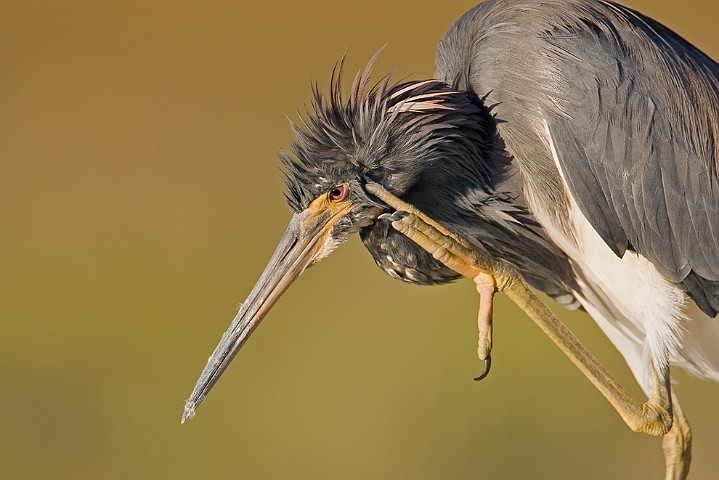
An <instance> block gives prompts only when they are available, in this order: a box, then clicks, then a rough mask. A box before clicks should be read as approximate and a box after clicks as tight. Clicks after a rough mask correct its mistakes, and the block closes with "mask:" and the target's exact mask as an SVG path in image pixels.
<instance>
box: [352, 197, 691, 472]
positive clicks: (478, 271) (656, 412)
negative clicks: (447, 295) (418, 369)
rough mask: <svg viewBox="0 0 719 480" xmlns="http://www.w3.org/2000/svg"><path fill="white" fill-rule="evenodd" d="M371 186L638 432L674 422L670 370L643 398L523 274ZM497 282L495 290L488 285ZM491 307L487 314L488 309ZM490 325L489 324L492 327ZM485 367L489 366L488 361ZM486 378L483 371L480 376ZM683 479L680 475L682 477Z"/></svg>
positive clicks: (484, 345) (483, 318)
mask: <svg viewBox="0 0 719 480" xmlns="http://www.w3.org/2000/svg"><path fill="white" fill-rule="evenodd" d="M366 188H367V191H368V192H369V193H371V194H372V195H374V196H376V197H378V198H379V199H380V200H382V201H383V202H385V203H386V204H387V205H389V206H390V207H392V208H393V209H395V210H396V211H397V212H398V213H399V212H407V213H406V214H404V213H400V214H399V215H396V216H393V219H394V218H396V219H394V220H393V221H392V227H393V228H394V229H396V230H397V231H399V232H400V233H402V234H404V235H405V236H406V237H408V238H409V239H411V240H413V241H414V242H415V243H417V244H418V245H419V246H420V247H422V248H423V249H424V250H426V251H427V252H428V253H430V254H431V255H432V256H433V257H434V258H435V259H436V260H438V261H440V262H442V263H443V264H444V265H445V266H447V267H448V268H451V269H452V270H454V271H455V272H457V273H459V274H460V275H462V276H465V277H467V278H471V279H473V280H475V282H476V283H477V286H478V290H480V293H482V292H486V293H493V292H494V291H500V292H504V293H505V294H506V295H507V296H508V297H509V298H510V299H511V300H512V301H513V302H514V303H515V304H517V306H518V307H519V308H521V309H522V310H523V311H524V312H525V313H526V314H527V315H528V316H529V317H530V318H531V319H532V320H533V321H534V322H535V323H536V324H537V326H539V327H540V328H541V329H542V331H543V332H544V333H545V334H546V335H547V336H548V337H549V338H550V339H551V340H552V341H553V342H554V343H555V344H556V345H557V347H559V349H560V350H562V352H564V354H565V355H567V357H569V359H570V360H571V361H572V363H574V364H575V365H576V366H577V368H579V370H580V371H581V372H582V373H583V374H584V375H585V376H586V377H587V379H589V381H591V382H592V384H593V385H594V386H595V387H596V388H597V389H598V390H599V391H600V392H601V393H602V395H604V397H605V398H606V399H607V400H608V401H609V403H611V405H612V406H613V407H614V408H615V409H616V411H617V413H619V415H620V416H621V417H622V419H623V420H624V421H625V422H626V424H627V425H628V426H629V427H630V428H631V429H632V430H634V431H637V432H642V433H646V434H649V435H656V436H661V435H665V434H667V433H669V431H670V429H671V427H672V413H671V400H670V398H671V397H670V391H671V390H670V388H671V387H670V377H669V369H664V371H662V372H660V373H659V374H658V373H657V372H654V373H655V375H654V389H653V392H652V396H651V397H650V398H649V399H648V400H647V401H646V402H638V401H637V400H635V399H634V398H632V396H631V395H629V393H628V392H627V391H626V390H625V389H624V388H623V387H622V386H621V385H620V384H619V382H617V381H616V380H615V379H614V377H613V376H612V374H611V373H609V371H607V369H606V368H604V366H603V365H602V364H601V363H600V362H599V360H597V358H596V357H595V356H594V355H592V353H591V352H590V351H589V350H588V349H587V348H586V347H585V346H584V345H583V344H582V342H581V341H580V340H579V339H578V338H577V337H576V336H575V335H574V334H573V333H572V332H571V330H569V329H568V328H567V326H566V325H564V323H562V322H561V321H560V320H559V319H558V318H557V317H556V316H555V315H554V313H552V311H551V310H550V309H549V308H548V307H547V306H546V305H545V304H544V302H542V300H541V299H540V298H539V297H537V295H536V294H535V293H534V292H533V291H532V289H531V288H530V287H529V285H528V284H527V282H526V281H525V280H524V278H523V277H522V275H521V274H520V273H519V272H518V271H517V270H516V269H515V268H514V267H512V266H511V265H509V264H506V263H504V262H501V261H497V260H494V259H493V258H492V257H491V256H490V255H489V253H488V252H487V251H486V250H484V249H483V248H481V247H480V246H477V245H473V244H471V243H469V242H467V241H465V240H464V239H461V238H459V237H457V236H456V235H454V234H452V233H451V232H449V231H447V230H446V229H445V228H443V227H442V226H441V225H439V224H438V223H437V222H435V221H434V220H432V219H431V218H429V217H428V216H427V215H425V214H424V213H422V212H421V211H420V210H418V209H417V208H415V207H414V206H412V205H409V204H407V203H406V202H404V201H403V200H401V199H399V198H397V197H395V196H394V195H392V194H391V193H389V192H388V191H387V190H385V189H384V188H383V187H382V186H381V185H379V184H376V183H367V185H366ZM490 285H494V289H491V288H488V286H490ZM484 297H485V299H484V300H483V302H486V305H485V307H484V312H483V311H482V308H480V319H479V323H480V331H481V330H482V328H485V329H486V331H487V332H488V333H485V334H484V336H485V337H484V339H483V338H482V334H480V345H479V349H478V352H480V355H482V354H483V352H485V351H486V353H487V357H488V354H489V347H490V346H491V341H489V342H487V340H488V339H491V297H492V295H491V294H489V295H484ZM487 312H488V313H487ZM487 327H489V328H487ZM485 370H486V366H485ZM480 377H481V375H480ZM678 478H681V477H678Z"/></svg>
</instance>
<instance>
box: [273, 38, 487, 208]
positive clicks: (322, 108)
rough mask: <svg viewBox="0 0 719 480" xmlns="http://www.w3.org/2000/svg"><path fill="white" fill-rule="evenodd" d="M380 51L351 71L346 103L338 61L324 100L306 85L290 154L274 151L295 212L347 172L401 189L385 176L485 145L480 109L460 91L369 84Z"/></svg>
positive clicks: (425, 83)
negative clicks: (422, 161) (304, 102)
mask: <svg viewBox="0 0 719 480" xmlns="http://www.w3.org/2000/svg"><path fill="white" fill-rule="evenodd" d="M380 52H381V50H380ZM380 52H377V53H376V54H375V55H374V56H373V57H372V58H371V59H370V61H369V62H368V63H367V65H366V66H365V67H364V69H362V70H360V71H359V72H357V74H356V76H355V77H354V80H353V82H352V85H351V87H350V89H349V96H348V97H347V99H345V98H344V96H343V94H342V89H343V82H342V74H343V70H344V60H345V58H344V56H343V57H342V59H341V60H340V61H339V62H338V63H337V65H336V66H335V68H334V69H333V71H332V76H331V78H330V86H329V94H328V95H327V96H325V95H324V94H323V93H322V92H321V91H320V89H319V87H318V86H317V85H316V84H315V85H313V86H312V93H313V95H312V101H311V103H310V104H309V105H305V112H304V115H302V114H300V119H299V122H298V123H294V122H293V123H292V129H293V131H294V133H295V135H296V140H295V142H294V143H293V144H292V147H291V148H292V153H293V154H294V157H292V156H290V155H288V154H286V153H284V152H281V153H280V158H281V160H282V163H283V167H284V173H285V184H286V187H287V193H286V197H287V201H288V203H289V205H290V207H291V208H292V209H293V210H294V211H300V210H302V209H303V208H305V207H306V206H307V205H308V204H309V202H311V201H312V200H313V199H314V198H316V197H317V196H318V195H319V194H320V193H322V192H323V191H326V190H328V189H330V188H332V187H333V186H334V184H333V181H336V179H337V178H340V177H342V176H343V173H344V174H348V173H349V172H348V171H349V170H351V171H352V172H354V175H353V176H357V175H370V176H372V177H373V178H375V179H377V180H378V181H382V182H383V183H384V185H385V186H387V187H388V188H391V189H393V190H394V191H395V192H401V191H403V189H404V188H406V186H407V185H403V184H401V183H397V182H396V179H394V178H393V176H392V173H393V172H400V171H406V169H407V168H408V167H409V166H411V163H410V161H411V159H416V158H425V159H428V162H430V163H431V161H432V159H434V158H436V159H437V160H439V157H440V156H441V155H442V154H443V153H445V154H446V151H447V149H450V148H452V149H454V150H457V151H469V153H470V154H473V155H478V154H479V153H478V152H479V151H480V149H481V148H482V147H483V146H484V145H485V139H484V137H485V136H484V135H483V134H482V133H483V132H482V131H481V126H482V125H483V123H484V122H483V120H482V117H481V112H480V106H479V105H478V104H477V102H475V101H474V99H473V98H471V97H470V95H469V94H468V93H467V92H458V91H456V90H454V89H452V88H451V87H450V86H449V85H447V84H446V83H444V82H441V81H439V80H422V81H410V82H393V80H392V74H388V75H385V76H384V77H382V78H381V79H380V80H379V82H377V83H376V84H374V85H373V86H371V85H370V77H371V75H372V70H373V67H374V64H375V62H376V60H377V56H378V55H379V53H380ZM460 128H461V129H463V130H466V131H468V132H469V133H466V132H465V133H464V135H462V139H460V140H459V141H457V137H458V136H457V135H455V134H453V133H452V130H456V129H460ZM445 156H446V155H445ZM487 168H488V167H487ZM483 175H485V176H488V175H489V172H488V171H487V172H483ZM345 176H348V175H345Z"/></svg>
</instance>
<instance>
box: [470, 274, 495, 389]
mask: <svg viewBox="0 0 719 480" xmlns="http://www.w3.org/2000/svg"><path fill="white" fill-rule="evenodd" d="M474 283H475V285H476V286H477V293H479V313H478V314H477V327H478V331H479V339H478V341H477V356H479V359H480V360H482V361H484V370H483V371H482V373H480V374H479V376H477V377H474V379H475V380H477V381H479V380H482V379H484V378H485V377H486V376H487V375H488V374H489V369H490V367H491V366H492V356H491V355H492V310H493V308H492V307H493V303H494V293H495V292H496V291H497V285H496V284H495V283H494V277H492V276H491V275H489V274H487V273H480V274H479V275H477V276H476V277H474Z"/></svg>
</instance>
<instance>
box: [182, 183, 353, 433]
mask: <svg viewBox="0 0 719 480" xmlns="http://www.w3.org/2000/svg"><path fill="white" fill-rule="evenodd" d="M350 207H351V205H350V204H349V202H343V203H342V204H337V205H334V204H329V202H328V201H327V200H326V198H323V197H320V198H317V199H316V200H315V201H313V202H312V203H311V204H310V205H309V206H308V207H307V209H306V210H304V211H303V212H301V213H298V214H295V215H293V216H292V220H290V224H289V226H288V227H287V230H286V231H285V234H284V235H283V236H282V239H281V240H280V244H279V245H278V246H277V249H276V250H275V253H274V254H273V255H272V258H271V259H270V261H269V263H268V264H267V267H265V271H264V272H263V273H262V276H260V279H259V280H258V281H257V284H255V286H254V288H253V289H252V291H251V292H250V295H249V296H248V297H247V300H245V303H243V304H242V306H241V307H240V310H239V312H237V315H236V316H235V318H234V320H232V324H230V328H228V329H227V331H226V332H225V333H224V335H222V339H221V340H220V343H219V344H218V345H217V347H216V348H215V351H214V352H213V353H212V356H211V357H210V358H209V360H208V361H207V365H206V366H205V369H204V370H203V371H202V374H201V375H200V378H199V380H197V384H196V385H195V388H194V390H193V391H192V394H191V395H190V398H189V399H188V400H187V402H186V403H185V411H184V413H183V415H182V423H185V420H187V419H188V418H192V417H193V416H194V415H195V409H196V408H197V406H198V405H199V404H200V403H201V402H202V401H203V400H204V399H205V396H207V394H208V392H209V391H210V389H211V388H212V387H213V386H214V385H215V383H216V382H217V380H218V379H219V378H220V375H222V373H223V372H224V371H225V369H226V368H227V366H228V365H229V364H230V362H231V361H232V359H233V358H234V357H235V355H237V352H238V351H239V350H240V348H241V347H242V345H243V344H244V343H245V342H246V341H247V339H248V338H249V336H250V334H251V333H252V331H253V330H254V329H255V328H256V327H257V325H259V324H260V321H262V319H263V318H264V316H265V315H266V314H267V312H269V311H270V309H271V308H272V306H273V305H274V304H275V302H277V300H278V299H279V298H280V296H282V294H283V293H284V292H285V290H287V288H289V286H290V285H291V284H292V282H293V281H294V280H295V279H297V277H299V275H300V274H301V273H302V272H303V271H304V270H305V269H306V268H307V267H308V266H310V265H312V264H313V263H314V262H316V261H317V260H319V259H320V258H322V257H323V256H324V254H325V253H326V251H327V247H329V246H330V244H331V243H332V242H333V240H332V238H331V236H330V231H331V230H332V227H333V226H334V225H335V223H336V222H337V220H339V219H340V218H341V217H343V216H344V215H345V214H346V213H347V212H348V211H349V209H350Z"/></svg>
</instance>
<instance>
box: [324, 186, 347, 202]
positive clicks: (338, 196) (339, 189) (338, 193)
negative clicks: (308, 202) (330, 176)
mask: <svg viewBox="0 0 719 480" xmlns="http://www.w3.org/2000/svg"><path fill="white" fill-rule="evenodd" d="M348 191H349V189H348V188H347V185H344V184H343V185H337V186H336V187H334V188H333V189H332V190H330V193H329V197H330V200H331V201H333V202H340V201H342V200H344V199H345V198H347V192H348Z"/></svg>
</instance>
